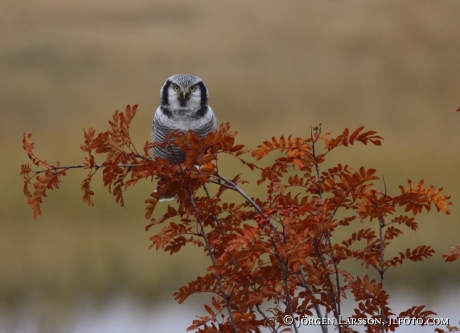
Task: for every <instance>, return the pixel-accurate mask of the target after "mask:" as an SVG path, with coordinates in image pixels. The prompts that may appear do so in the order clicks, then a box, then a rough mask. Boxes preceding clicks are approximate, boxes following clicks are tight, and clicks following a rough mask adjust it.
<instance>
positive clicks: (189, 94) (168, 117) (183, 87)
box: [152, 74, 217, 201]
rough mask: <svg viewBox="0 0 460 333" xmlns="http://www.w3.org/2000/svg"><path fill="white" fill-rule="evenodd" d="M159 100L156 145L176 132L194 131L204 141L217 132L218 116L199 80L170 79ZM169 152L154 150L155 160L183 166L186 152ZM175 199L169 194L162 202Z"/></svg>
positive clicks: (181, 76) (173, 149) (183, 76)
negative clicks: (158, 158) (208, 135)
mask: <svg viewBox="0 0 460 333" xmlns="http://www.w3.org/2000/svg"><path fill="white" fill-rule="evenodd" d="M160 96H161V105H160V106H159V107H158V108H157V110H156V112H155V116H154V118H153V131H152V141H153V142H165V141H166V137H167V136H168V135H169V134H170V133H171V132H173V131H175V130H178V131H180V132H184V133H188V132H189V131H190V130H191V131H193V132H194V133H197V134H199V135H200V136H201V137H205V136H206V135H207V134H208V133H211V132H215V131H216V128H217V120H216V116H215V115H214V112H213V110H212V108H211V107H210V106H209V105H208V88H207V87H206V85H205V84H204V82H203V81H202V80H201V79H200V78H199V77H197V76H194V75H190V74H177V75H174V76H171V77H170V78H168V79H167V80H166V82H165V83H164V84H163V86H162V87H161V91H160ZM170 148H171V149H169V147H168V148H165V147H154V148H153V158H154V159H155V158H157V157H160V158H164V159H167V160H169V161H170V163H171V164H180V163H183V162H184V161H185V152H183V151H182V150H181V149H180V148H179V147H177V146H175V145H171V147H170ZM174 197H175V194H167V195H164V196H163V197H161V198H160V201H164V200H171V199H173V198H174Z"/></svg>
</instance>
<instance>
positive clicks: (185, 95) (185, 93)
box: [182, 91, 187, 99]
mask: <svg viewBox="0 0 460 333" xmlns="http://www.w3.org/2000/svg"><path fill="white" fill-rule="evenodd" d="M182 96H184V99H185V97H187V92H186V91H184V92H183V93H182Z"/></svg>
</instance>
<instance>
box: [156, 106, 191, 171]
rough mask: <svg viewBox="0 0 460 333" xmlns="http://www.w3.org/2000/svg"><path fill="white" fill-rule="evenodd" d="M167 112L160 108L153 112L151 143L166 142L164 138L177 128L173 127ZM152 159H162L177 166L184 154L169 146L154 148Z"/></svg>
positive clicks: (183, 159)
mask: <svg viewBox="0 0 460 333" xmlns="http://www.w3.org/2000/svg"><path fill="white" fill-rule="evenodd" d="M166 113H167V111H166V112H165V110H163V107H162V106H160V107H158V109H157V110H156V112H155V116H154V117H153V130H152V141H153V142H166V137H167V136H168V135H169V134H171V132H173V131H174V130H176V129H177V128H175V127H173V126H172V124H173V122H172V121H171V119H170V118H168V116H167V114H166ZM152 155H153V158H154V159H155V158H157V157H160V158H164V159H166V160H168V161H169V162H170V163H172V164H179V163H182V162H184V161H185V153H184V152H183V151H182V150H181V149H180V148H179V147H177V146H175V145H170V146H169V147H168V148H165V147H154V148H153V154H152Z"/></svg>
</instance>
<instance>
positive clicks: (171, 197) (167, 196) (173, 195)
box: [155, 186, 177, 202]
mask: <svg viewBox="0 0 460 333" xmlns="http://www.w3.org/2000/svg"><path fill="white" fill-rule="evenodd" d="M159 189H161V187H160V186H157V188H156V190H155V192H158V190H159ZM176 196H177V193H176V192H166V193H163V194H162V195H161V197H160V199H159V200H158V201H159V202H163V201H171V200H174V199H175V198H176Z"/></svg>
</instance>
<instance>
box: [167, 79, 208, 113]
mask: <svg viewBox="0 0 460 333" xmlns="http://www.w3.org/2000/svg"><path fill="white" fill-rule="evenodd" d="M160 94H161V105H163V106H165V107H167V108H169V109H173V110H184V111H188V110H190V111H195V110H199V109H200V108H202V107H204V106H206V105H207V104H208V88H207V87H206V85H205V84H204V82H203V81H202V80H201V79H200V78H199V77H198V76H194V75H190V74H177V75H173V76H171V77H170V78H168V79H167V80H166V82H165V83H164V84H163V87H161V93H160Z"/></svg>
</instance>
